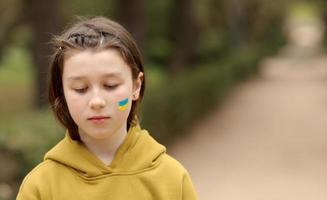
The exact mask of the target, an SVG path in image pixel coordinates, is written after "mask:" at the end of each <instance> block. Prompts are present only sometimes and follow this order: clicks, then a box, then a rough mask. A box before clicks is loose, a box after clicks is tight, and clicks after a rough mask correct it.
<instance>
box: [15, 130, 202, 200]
mask: <svg viewBox="0 0 327 200" xmlns="http://www.w3.org/2000/svg"><path fill="white" fill-rule="evenodd" d="M75 199H76V200H148V199H154V200H195V199H197V197H196V194H195V190H194V188H193V185H192V182H191V179H190V176H189V174H188V173H187V171H186V170H185V169H184V167H183V166H182V165H181V164H179V163H178V161H176V160H175V159H173V158H172V157H170V156H169V155H167V154H166V148H165V147H164V146H162V145H160V144H159V143H157V142H156V141H155V140H154V139H153V138H152V137H151V136H150V135H149V134H148V132H147V131H146V130H141V128H140V126H138V125H137V126H134V127H132V128H130V129H129V131H128V134H127V136H126V138H125V140H124V142H123V144H122V145H121V146H120V147H119V148H118V150H117V152H116V154H115V156H114V159H113V161H112V163H111V164H110V165H109V166H107V165H105V164H104V163H103V162H102V161H100V160H99V159H98V158H97V157H96V156H95V155H93V154H92V153H90V152H89V151H88V150H87V149H86V147H85V146H84V145H83V144H81V143H79V142H76V141H74V140H72V139H71V138H70V137H69V135H68V134H66V136H65V138H64V139H63V140H62V141H60V142H59V143H58V144H57V145H56V146H55V147H54V148H53V149H51V150H50V151H49V152H48V153H47V154H46V155H45V158H44V161H43V162H42V163H40V164H39V165H38V166H37V167H35V168H34V169H33V170H32V171H31V172H30V173H29V174H28V175H27V176H26V177H25V179H24V181H23V183H22V185H21V187H20V190H19V192H18V195H17V200H75Z"/></svg>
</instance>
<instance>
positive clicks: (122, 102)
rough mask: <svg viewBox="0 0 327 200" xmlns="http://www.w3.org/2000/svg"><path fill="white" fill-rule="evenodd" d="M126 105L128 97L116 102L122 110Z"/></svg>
mask: <svg viewBox="0 0 327 200" xmlns="http://www.w3.org/2000/svg"><path fill="white" fill-rule="evenodd" d="M127 105H128V98H126V99H124V100H122V101H119V102H118V109H119V110H121V111H124V110H126V108H127Z"/></svg>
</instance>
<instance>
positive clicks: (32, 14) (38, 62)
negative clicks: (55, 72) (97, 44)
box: [25, 0, 61, 109]
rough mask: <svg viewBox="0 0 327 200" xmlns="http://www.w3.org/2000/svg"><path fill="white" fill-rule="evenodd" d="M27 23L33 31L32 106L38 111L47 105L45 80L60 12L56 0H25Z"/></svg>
mask: <svg viewBox="0 0 327 200" xmlns="http://www.w3.org/2000/svg"><path fill="white" fill-rule="evenodd" d="M25 3H26V6H27V7H28V8H29V9H27V10H28V11H29V13H28V14H29V22H30V25H31V27H32V29H33V31H34V41H33V46H32V52H33V61H34V66H35V80H36V81H35V91H36V94H35V95H34V97H35V100H34V105H35V107H36V108H38V109H40V108H42V107H44V106H45V105H46V104H47V78H48V73H47V72H48V65H49V56H50V54H51V49H50V46H49V42H50V40H51V36H52V34H56V33H57V32H58V30H59V22H60V17H61V15H60V11H59V1H58V0H27V1H26V2H25Z"/></svg>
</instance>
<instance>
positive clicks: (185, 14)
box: [169, 0, 198, 74]
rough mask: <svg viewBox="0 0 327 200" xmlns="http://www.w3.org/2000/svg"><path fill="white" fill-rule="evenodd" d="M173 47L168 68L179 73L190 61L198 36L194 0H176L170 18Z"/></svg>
mask: <svg viewBox="0 0 327 200" xmlns="http://www.w3.org/2000/svg"><path fill="white" fill-rule="evenodd" d="M172 23H173V24H172V31H173V39H174V40H175V49H174V51H173V55H172V58H171V62H170V66H169V70H170V71H171V73H172V74H179V73H181V72H182V71H184V70H185V69H187V68H188V67H189V65H190V63H191V61H192V58H193V55H194V50H195V47H196V44H197V38H198V26H197V21H196V16H195V8H194V0H177V1H176V6H175V15H174V18H173V20H172Z"/></svg>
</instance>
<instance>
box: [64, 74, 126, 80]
mask: <svg viewBox="0 0 327 200" xmlns="http://www.w3.org/2000/svg"><path fill="white" fill-rule="evenodd" d="M101 77H103V78H110V77H121V73H119V72H114V73H106V74H103V75H102V76H101ZM85 78H86V77H85V76H70V77H68V79H69V80H83V79H85Z"/></svg>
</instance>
